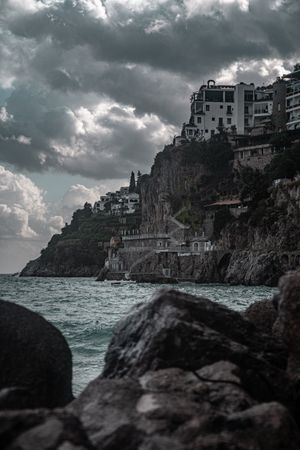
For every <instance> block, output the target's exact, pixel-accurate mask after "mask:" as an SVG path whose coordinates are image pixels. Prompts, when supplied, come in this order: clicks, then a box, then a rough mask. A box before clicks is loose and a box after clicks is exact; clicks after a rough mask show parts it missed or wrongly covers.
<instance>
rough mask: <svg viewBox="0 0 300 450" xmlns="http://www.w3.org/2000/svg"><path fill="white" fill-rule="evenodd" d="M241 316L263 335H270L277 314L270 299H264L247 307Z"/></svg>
mask: <svg viewBox="0 0 300 450" xmlns="http://www.w3.org/2000/svg"><path fill="white" fill-rule="evenodd" d="M243 315H244V317H245V318H246V319H248V320H249V321H250V322H252V323H253V324H254V325H255V326H256V328H258V329H259V330H260V331H262V332H263V333H268V334H272V332H273V326H274V323H275V321H276V320H277V316H278V313H277V310H276V308H275V306H274V302H273V301H272V299H264V300H258V301H256V302H254V303H252V304H251V305H250V306H248V308H247V309H246V311H245V312H244V314H243Z"/></svg>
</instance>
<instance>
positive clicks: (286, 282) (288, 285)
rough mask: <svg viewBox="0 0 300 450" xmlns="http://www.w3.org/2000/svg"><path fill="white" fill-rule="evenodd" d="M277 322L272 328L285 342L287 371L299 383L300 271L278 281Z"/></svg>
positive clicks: (290, 273)
mask: <svg viewBox="0 0 300 450" xmlns="http://www.w3.org/2000/svg"><path fill="white" fill-rule="evenodd" d="M279 290H280V293H279V295H278V321H277V323H276V325H274V328H275V330H276V332H277V333H278V334H280V335H281V336H282V337H283V339H284V340H285V342H286V344H287V346H288V351H289V357H288V367H287V371H288V374H289V376H290V378H292V379H294V380H295V381H296V382H298V383H299V382H300V271H299V270H297V271H295V272H289V273H287V274H286V275H285V276H283V277H282V278H281V279H280V282H279Z"/></svg>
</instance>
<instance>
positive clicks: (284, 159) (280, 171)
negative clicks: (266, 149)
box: [265, 142, 300, 181]
mask: <svg viewBox="0 0 300 450" xmlns="http://www.w3.org/2000/svg"><path fill="white" fill-rule="evenodd" d="M299 171H300V143H299V142H297V143H296V144H294V145H292V146H291V147H287V148H286V149H285V150H284V151H279V153H277V154H276V155H275V156H274V158H273V159H272V161H271V163H270V164H269V165H268V166H267V167H266V169H265V173H266V175H267V176H268V177H269V179H270V180H271V181H272V180H276V179H279V178H293V177H294V176H295V175H297V172H299Z"/></svg>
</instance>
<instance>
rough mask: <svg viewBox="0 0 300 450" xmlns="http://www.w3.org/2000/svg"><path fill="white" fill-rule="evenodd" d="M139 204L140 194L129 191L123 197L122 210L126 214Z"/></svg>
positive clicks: (134, 209)
mask: <svg viewBox="0 0 300 450" xmlns="http://www.w3.org/2000/svg"><path fill="white" fill-rule="evenodd" d="M139 206H140V196H139V194H136V193H135V192H130V193H129V194H128V195H126V197H125V199H124V211H125V213H126V214H133V213H134V212H135V211H136V210H137V209H138V208H139Z"/></svg>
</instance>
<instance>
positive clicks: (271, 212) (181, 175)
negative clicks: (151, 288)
mask: <svg viewBox="0 0 300 450" xmlns="http://www.w3.org/2000/svg"><path fill="white" fill-rule="evenodd" d="M223 145H224V144H223ZM196 147H197V146H196V145H194V148H193V147H192V146H190V147H189V146H182V147H180V148H177V149H173V150H171V149H166V150H165V151H164V152H162V153H161V154H159V155H158V157H157V159H156V161H155V163H154V166H153V167H152V171H151V175H150V176H148V177H146V178H145V179H143V180H142V185H141V192H142V199H143V201H142V213H143V215H142V218H143V223H142V226H143V229H144V230H151V231H153V230H162V227H163V224H165V223H166V219H167V217H168V216H170V215H172V214H175V215H176V213H177V216H176V217H177V218H179V219H180V220H182V221H183V222H184V223H185V224H186V225H188V226H190V228H191V231H192V232H194V231H195V233H196V234H198V235H199V234H200V235H201V233H204V234H205V235H207V236H209V238H210V239H212V240H213V242H214V249H215V250H214V251H212V252H206V253H202V254H184V255H182V254H180V253H177V252H172V251H171V250H170V251H168V253H165V254H163V253H159V254H158V253H157V252H153V253H152V254H150V255H149V257H147V258H145V259H144V260H142V261H141V262H140V263H139V264H136V265H135V267H134V272H135V273H134V278H135V279H136V280H139V281H142V280H143V279H145V280H149V279H151V278H152V280H153V281H155V278H156V275H157V278H158V279H161V277H162V276H163V273H164V269H166V268H167V269H168V272H169V273H170V275H171V277H172V278H175V279H178V280H190V281H196V282H203V283H207V282H225V283H231V284H251V285H259V284H265V285H271V286H275V285H276V284H277V282H278V280H279V278H280V277H281V276H282V275H283V274H284V273H285V272H286V271H288V270H292V269H295V268H296V267H298V266H299V264H300V227H299V221H300V180H298V179H294V180H282V181H281V180H280V181H279V183H277V184H274V183H273V182H272V179H273V178H274V174H273V173H272V172H271V169H272V168H271V169H270V168H268V170H269V172H268V170H267V171H265V172H264V173H263V172H258V171H254V170H252V169H244V170H242V171H241V173H238V172H236V171H234V170H233V169H232V168H231V166H230V161H228V162H227V165H226V164H225V165H224V162H223V166H222V167H223V170H219V171H214V173H213V174H212V171H211V169H209V167H208V166H209V165H208V164H207V161H206V162H205V159H204V158H203V153H201V151H200V152H199V151H198V150H197V148H196ZM192 148H193V150H192ZM171 151H174V152H175V156H174V159H173V160H171V159H170V152H171ZM197 151H198V153H197ZM185 152H187V153H186V155H185ZM192 152H193V154H192ZM225 163H226V161H225ZM222 167H221V168H222ZM272 170H273V171H274V172H275V169H274V168H273V169H272ZM172 180H174V181H173V182H172ZM179 180H180V181H179ZM220 198H221V199H224V198H225V199H226V198H227V199H228V198H229V199H230V198H238V199H242V200H241V204H242V205H243V208H241V209H240V210H239V209H236V210H233V209H230V208H228V207H226V200H225V201H223V202H222V201H220V202H219V205H220V206H219V207H218V208H215V209H214V210H211V209H209V208H210V207H207V205H210V204H211V205H212V206H213V205H214V202H215V201H216V199H220ZM243 199H245V200H244V201H243ZM159 200H160V201H159ZM228 203H229V204H230V201H229V202H228ZM215 204H216V205H217V204H218V203H217V202H216V203H215ZM222 204H224V205H225V207H224V206H223V205H222ZM245 205H246V207H245ZM178 211H179V214H178ZM211 211H212V212H211ZM208 218H209V220H208ZM149 273H150V274H151V277H149V276H148V275H147V274H149ZM166 281H167V280H166Z"/></svg>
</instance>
